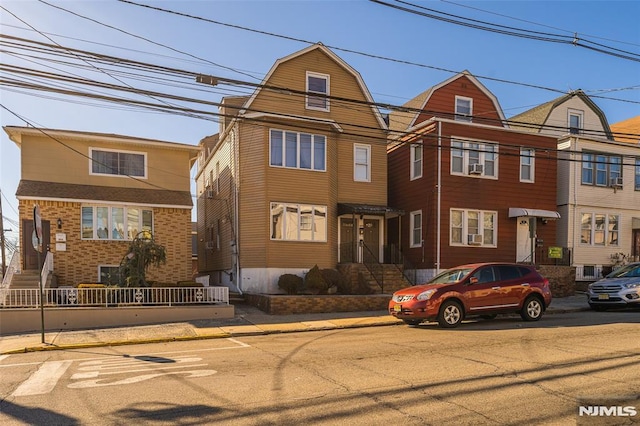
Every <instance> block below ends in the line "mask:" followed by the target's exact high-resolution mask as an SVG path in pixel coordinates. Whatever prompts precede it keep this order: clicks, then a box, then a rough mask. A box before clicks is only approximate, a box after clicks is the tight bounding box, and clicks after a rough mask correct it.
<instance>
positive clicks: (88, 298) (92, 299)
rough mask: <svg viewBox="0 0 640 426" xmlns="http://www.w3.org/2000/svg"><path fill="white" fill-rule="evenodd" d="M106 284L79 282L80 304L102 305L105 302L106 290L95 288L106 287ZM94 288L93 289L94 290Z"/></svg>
mask: <svg viewBox="0 0 640 426" xmlns="http://www.w3.org/2000/svg"><path fill="white" fill-rule="evenodd" d="M106 287H107V286H106V285H104V284H78V304H79V305H96V304H97V305H102V304H104V303H105V300H104V297H103V296H104V294H105V293H104V292H102V291H97V290H93V289H99V288H106ZM92 290H93V291H92Z"/></svg>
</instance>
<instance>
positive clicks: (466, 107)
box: [456, 96, 473, 123]
mask: <svg viewBox="0 0 640 426" xmlns="http://www.w3.org/2000/svg"><path fill="white" fill-rule="evenodd" d="M472 115H473V99H471V98H465V97H462V96H456V121H467V122H469V123H470V122H471V116H472Z"/></svg>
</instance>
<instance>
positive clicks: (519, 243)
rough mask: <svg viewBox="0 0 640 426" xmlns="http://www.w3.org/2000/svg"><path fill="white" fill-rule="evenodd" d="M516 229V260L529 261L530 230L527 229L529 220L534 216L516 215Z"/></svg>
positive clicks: (530, 259) (533, 218)
mask: <svg viewBox="0 0 640 426" xmlns="http://www.w3.org/2000/svg"><path fill="white" fill-rule="evenodd" d="M517 220H518V224H517V225H516V226H517V229H516V262H521V263H531V262H532V261H533V259H532V254H531V231H530V229H529V226H530V225H529V223H530V221H533V220H536V218H535V217H518V218H517Z"/></svg>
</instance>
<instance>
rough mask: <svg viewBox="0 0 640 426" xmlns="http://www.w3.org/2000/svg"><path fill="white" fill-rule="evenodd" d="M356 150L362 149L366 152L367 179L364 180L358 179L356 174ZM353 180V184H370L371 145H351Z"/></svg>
mask: <svg viewBox="0 0 640 426" xmlns="http://www.w3.org/2000/svg"><path fill="white" fill-rule="evenodd" d="M358 149H364V150H366V151H367V177H366V178H365V179H358V176H357V173H356V166H357V165H358V164H357V163H356V152H357V150H358ZM353 180H354V182H371V145H364V144H360V143H354V144H353Z"/></svg>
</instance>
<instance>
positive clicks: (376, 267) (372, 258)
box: [360, 241, 384, 293]
mask: <svg viewBox="0 0 640 426" xmlns="http://www.w3.org/2000/svg"><path fill="white" fill-rule="evenodd" d="M360 245H361V247H362V248H363V250H362V264H363V265H364V266H365V268H367V271H369V273H370V274H371V276H372V277H373V279H374V280H375V281H376V284H378V287H380V292H381V293H384V266H383V265H382V264H381V263H380V261H379V260H378V256H376V255H375V254H373V252H372V251H371V249H370V248H369V247H368V246H367V245H366V244H365V243H364V241H360Z"/></svg>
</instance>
